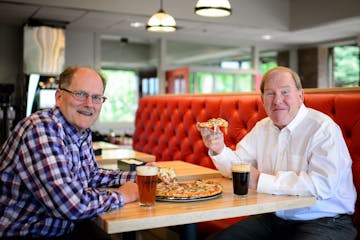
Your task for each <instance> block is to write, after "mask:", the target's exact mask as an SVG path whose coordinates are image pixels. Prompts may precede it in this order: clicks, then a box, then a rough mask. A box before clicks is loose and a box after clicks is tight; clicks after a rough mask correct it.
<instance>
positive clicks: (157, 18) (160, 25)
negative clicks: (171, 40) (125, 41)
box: [146, 0, 176, 32]
mask: <svg viewBox="0 0 360 240" xmlns="http://www.w3.org/2000/svg"><path fill="white" fill-rule="evenodd" d="M160 4H161V5H160V10H159V11H158V12H157V13H155V14H154V15H152V17H151V18H150V19H149V21H148V23H147V26H146V29H147V30H148V31H150V32H174V31H175V30H176V22H175V19H174V18H173V17H172V16H171V15H169V14H167V13H166V12H165V11H164V10H163V2H162V0H161V1H160Z"/></svg>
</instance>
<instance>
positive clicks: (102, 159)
mask: <svg viewBox="0 0 360 240" xmlns="http://www.w3.org/2000/svg"><path fill="white" fill-rule="evenodd" d="M120 159H138V160H140V161H143V162H154V161H155V159H156V157H155V155H152V154H148V153H143V152H138V151H135V150H132V149H121V148H118V149H103V150H102V154H101V155H98V156H96V161H97V163H98V164H99V165H100V167H104V168H109V169H117V168H118V164H117V163H118V160H120Z"/></svg>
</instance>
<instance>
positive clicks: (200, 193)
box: [156, 167, 222, 199]
mask: <svg viewBox="0 0 360 240" xmlns="http://www.w3.org/2000/svg"><path fill="white" fill-rule="evenodd" d="M158 178H159V180H160V182H159V183H158V184H157V187H156V196H157V197H158V198H169V199H171V198H177V199H196V198H206V197H212V196H215V195H218V194H220V193H221V192H222V186H221V184H219V183H216V182H213V181H211V180H197V181H193V182H177V181H176V174H175V170H174V169H173V168H166V167H160V168H159V172H158Z"/></svg>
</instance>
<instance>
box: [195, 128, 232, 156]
mask: <svg viewBox="0 0 360 240" xmlns="http://www.w3.org/2000/svg"><path fill="white" fill-rule="evenodd" d="M197 129H198V130H199V132H200V134H201V137H202V139H203V142H204V144H205V146H206V147H207V148H209V150H210V151H212V152H213V154H215V155H217V154H219V153H221V151H222V150H223V148H224V146H225V143H224V135H223V133H222V132H221V131H220V129H219V128H216V129H215V130H214V131H213V130H211V129H209V128H207V127H199V126H197Z"/></svg>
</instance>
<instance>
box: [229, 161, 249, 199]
mask: <svg viewBox="0 0 360 240" xmlns="http://www.w3.org/2000/svg"><path fill="white" fill-rule="evenodd" d="M231 171H232V179H233V188H234V194H235V195H239V196H246V195H247V194H248V189H249V178H250V165H248V164H240V165H233V166H232V169H231Z"/></svg>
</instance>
